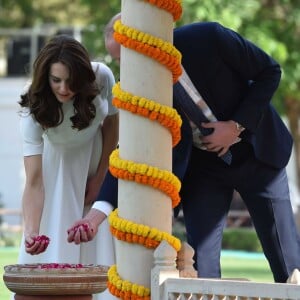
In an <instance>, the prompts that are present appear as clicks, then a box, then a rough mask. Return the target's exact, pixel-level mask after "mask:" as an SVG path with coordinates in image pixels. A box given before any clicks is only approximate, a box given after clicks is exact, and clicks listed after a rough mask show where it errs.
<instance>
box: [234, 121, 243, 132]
mask: <svg viewBox="0 0 300 300" xmlns="http://www.w3.org/2000/svg"><path fill="white" fill-rule="evenodd" d="M235 126H236V129H237V131H238V132H239V133H242V132H243V131H244V130H245V127H244V126H243V125H241V124H240V123H238V122H235Z"/></svg>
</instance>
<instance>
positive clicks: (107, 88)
mask: <svg viewBox="0 0 300 300" xmlns="http://www.w3.org/2000/svg"><path fill="white" fill-rule="evenodd" d="M92 66H93V70H94V72H95V75H96V81H97V84H98V87H99V89H100V91H101V96H102V98H103V99H106V100H107V102H108V115H114V114H116V113H118V109H117V108H116V107H115V106H113V104H112V98H113V95H112V88H113V86H114V84H115V78H114V75H113V73H112V71H111V69H110V68H109V67H108V66H106V65H105V64H103V63H100V62H92Z"/></svg>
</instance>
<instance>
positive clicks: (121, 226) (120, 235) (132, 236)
mask: <svg viewBox="0 0 300 300" xmlns="http://www.w3.org/2000/svg"><path fill="white" fill-rule="evenodd" d="M108 222H109V224H110V228H111V232H112V234H113V235H114V236H115V237H116V238H117V239H118V240H122V241H125V242H128V243H137V244H141V245H144V246H145V247H146V248H156V247H157V246H158V245H159V243H160V242H161V241H163V240H165V241H167V242H168V243H169V244H170V245H171V246H172V247H173V248H174V249H175V250H176V251H177V252H178V251H179V250H180V247H181V242H180V240H179V239H178V238H176V237H174V236H172V235H171V234H169V233H167V232H164V231H160V230H158V229H157V228H154V227H152V228H151V227H149V226H147V225H143V224H137V223H134V222H132V221H129V220H126V219H123V218H120V217H119V216H118V209H115V210H114V211H113V212H112V213H111V214H110V215H109V217H108Z"/></svg>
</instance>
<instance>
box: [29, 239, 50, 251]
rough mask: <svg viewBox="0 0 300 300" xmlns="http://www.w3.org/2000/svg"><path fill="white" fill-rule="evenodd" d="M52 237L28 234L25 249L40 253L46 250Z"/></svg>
mask: <svg viewBox="0 0 300 300" xmlns="http://www.w3.org/2000/svg"><path fill="white" fill-rule="evenodd" d="M49 243H50V239H49V238H48V237H47V236H45V235H27V236H25V251H26V252H27V253H28V254H31V255H38V254H40V253H42V252H45V251H46V249H47V247H48V245H49Z"/></svg>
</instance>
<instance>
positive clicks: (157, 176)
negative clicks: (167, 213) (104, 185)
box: [109, 149, 181, 207]
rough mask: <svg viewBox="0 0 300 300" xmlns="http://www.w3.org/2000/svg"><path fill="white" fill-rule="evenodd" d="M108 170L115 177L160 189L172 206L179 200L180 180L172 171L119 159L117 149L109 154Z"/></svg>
mask: <svg viewBox="0 0 300 300" xmlns="http://www.w3.org/2000/svg"><path fill="white" fill-rule="evenodd" d="M109 170H110V172H111V174H112V175H113V176H115V177H117V178H120V179H124V180H130V181H135V182H137V183H140V184H146V185H150V186H152V187H153V188H156V189H159V190H161V191H162V192H163V193H165V194H167V195H168V196H169V197H170V198H171V200H172V207H175V206H177V205H178V204H179V202H180V196H179V190H180V188H181V182H180V180H179V179H178V178H177V177H176V176H175V175H174V174H173V173H172V172H169V171H167V170H160V169H158V168H156V167H152V166H149V165H147V164H139V163H135V162H133V161H130V160H125V159H121V158H120V157H119V149H115V150H114V151H113V152H112V153H111V155H110V158H109Z"/></svg>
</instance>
